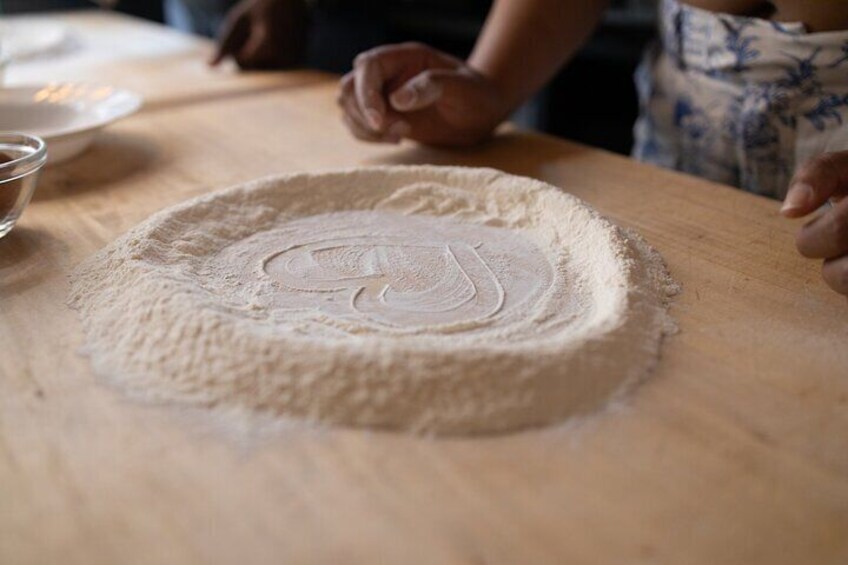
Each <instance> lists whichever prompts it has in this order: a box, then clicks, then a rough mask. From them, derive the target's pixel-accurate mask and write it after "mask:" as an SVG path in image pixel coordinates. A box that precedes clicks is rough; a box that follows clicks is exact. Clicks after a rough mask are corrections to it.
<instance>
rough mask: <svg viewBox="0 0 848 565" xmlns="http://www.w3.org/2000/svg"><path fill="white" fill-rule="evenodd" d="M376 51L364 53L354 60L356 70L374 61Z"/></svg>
mask: <svg viewBox="0 0 848 565" xmlns="http://www.w3.org/2000/svg"><path fill="white" fill-rule="evenodd" d="M373 51H374V50H373V49H372V50H369V51H363V52H362V53H360V54H359V55H357V56H356V57H355V58H354V59H353V66H354V68H360V67H364V66H365V65H367V64H368V63H370V62H371V61H373V60H374V52H373Z"/></svg>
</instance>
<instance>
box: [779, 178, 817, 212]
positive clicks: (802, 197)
mask: <svg viewBox="0 0 848 565" xmlns="http://www.w3.org/2000/svg"><path fill="white" fill-rule="evenodd" d="M812 199H813V187H812V186H810V185H809V184H807V183H805V182H798V183H795V184H793V185H792V186H790V187H789V192H788V193H787V194H786V200H784V201H783V206H782V207H781V208H780V213H781V214H786V213H789V212H794V211H795V210H800V209H803V208H806V207H807V206H809V203H810V202H811V201H812Z"/></svg>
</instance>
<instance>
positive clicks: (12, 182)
mask: <svg viewBox="0 0 848 565" xmlns="http://www.w3.org/2000/svg"><path fill="white" fill-rule="evenodd" d="M46 161H47V145H46V144H45V143H44V140H42V139H41V138H40V137H36V136H34V135H27V134H24V133H0V237H3V236H4V235H6V234H7V233H9V232H10V231H11V230H12V228H13V227H14V226H15V222H17V221H18V218H19V217H20V216H21V212H23V211H24V208H26V205H27V204H29V199H30V198H32V193H33V192H34V191H35V185H36V183H37V181H38V173H39V171H41V167H43V166H44V163H45V162H46Z"/></svg>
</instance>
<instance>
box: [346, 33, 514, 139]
mask: <svg viewBox="0 0 848 565" xmlns="http://www.w3.org/2000/svg"><path fill="white" fill-rule="evenodd" d="M337 101H338V104H339V106H340V107H341V108H342V111H343V112H344V114H343V120H344V122H345V125H346V126H347V127H348V129H349V130H350V132H351V133H352V134H353V135H354V136H356V137H357V138H359V139H361V140H364V141H372V142H384V143H397V142H399V141H400V140H401V139H402V138H409V139H413V140H416V141H420V142H422V143H427V144H432V145H471V144H474V143H477V142H479V141H481V140H482V139H484V138H485V137H486V136H488V135H489V134H490V133H491V131H492V130H493V129H494V128H495V126H497V125H498V123H500V122H501V121H502V120H503V119H504V118H505V117H506V115H507V114H508V112H509V108H507V107H506V104H504V102H503V100H502V97H501V96H500V94H499V92H498V89H497V87H496V86H495V85H494V83H493V82H491V81H490V80H489V79H487V78H486V77H485V76H483V75H482V74H480V73H478V72H477V71H475V70H474V69H472V68H471V67H469V66H468V65H466V64H465V63H464V62H463V61H461V60H459V59H456V58H454V57H452V56H450V55H448V54H446V53H442V52H441V51H437V50H436V49H433V48H432V47H429V46H427V45H422V44H420V43H400V44H396V45H385V46H382V47H377V48H374V49H371V50H369V51H365V52H364V53H361V54H360V55H358V56H357V57H356V59H355V61H354V68H353V70H352V71H351V72H349V73H348V74H346V75H345V76H344V77H343V78H342V80H341V85H340V90H339V96H338V100H337Z"/></svg>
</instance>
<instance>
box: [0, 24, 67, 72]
mask: <svg viewBox="0 0 848 565" xmlns="http://www.w3.org/2000/svg"><path fill="white" fill-rule="evenodd" d="M69 37H70V35H69V33H68V29H67V27H65V26H64V25H63V24H61V23H60V22H57V21H53V20H43V19H41V18H39V19H30V18H27V17H15V18H11V19H9V20H7V21H0V44H2V47H3V52H4V53H5V54H6V55H7V56H8V57H9V58H10V59H12V60H14V61H20V60H23V59H31V58H34V57H41V56H44V55H47V54H50V53H52V52H53V51H56V50H58V49H59V48H61V47H62V45H63V44H64V43H65V42H66V41H68V38H69Z"/></svg>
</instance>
